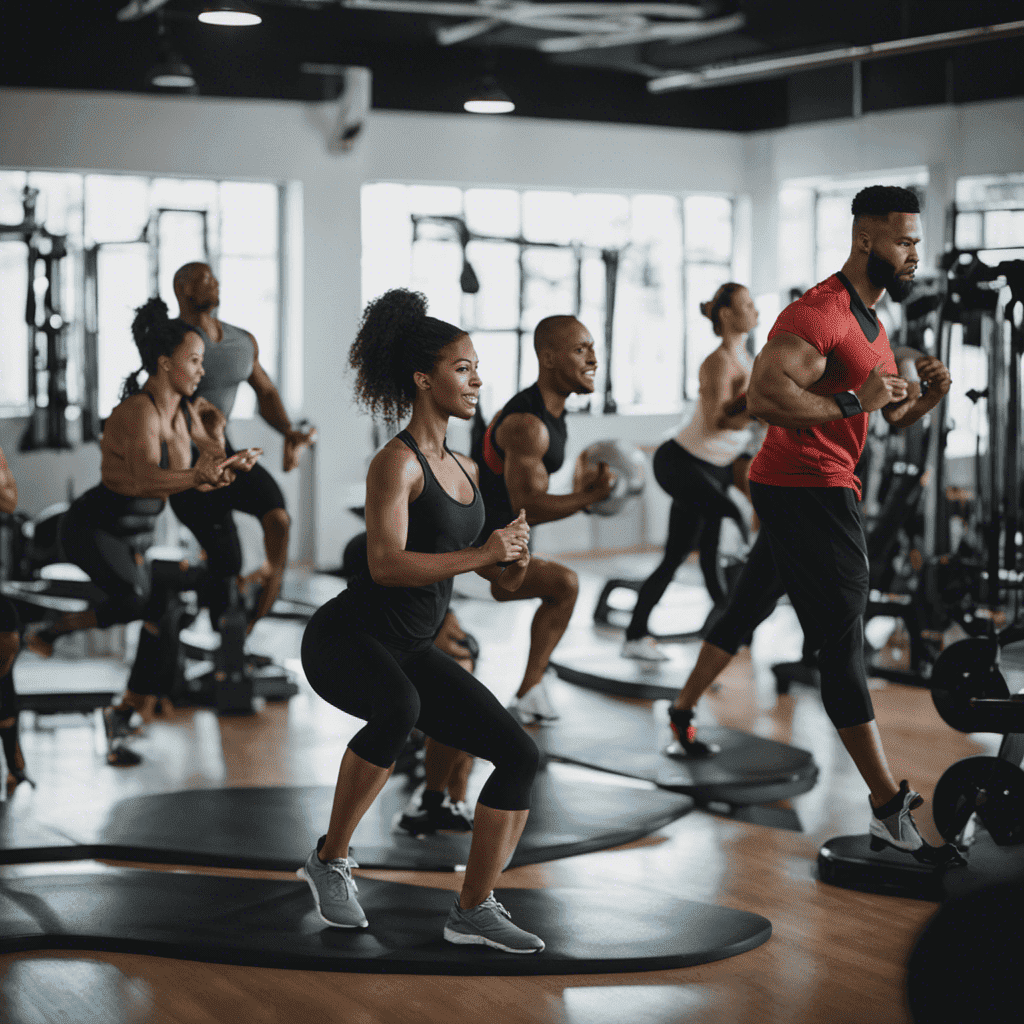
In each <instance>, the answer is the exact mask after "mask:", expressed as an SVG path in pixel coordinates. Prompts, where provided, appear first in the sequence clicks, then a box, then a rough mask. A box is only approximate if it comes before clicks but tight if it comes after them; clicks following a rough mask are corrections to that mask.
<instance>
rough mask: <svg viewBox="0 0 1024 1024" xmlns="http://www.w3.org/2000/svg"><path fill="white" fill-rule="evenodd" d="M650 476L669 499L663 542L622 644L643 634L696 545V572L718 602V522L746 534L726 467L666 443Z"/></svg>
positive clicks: (744, 524) (719, 586)
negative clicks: (734, 525)
mask: <svg viewBox="0 0 1024 1024" xmlns="http://www.w3.org/2000/svg"><path fill="white" fill-rule="evenodd" d="M654 478H655V479H656V480H657V481H658V484H659V485H660V487H661V489H662V490H663V491H665V493H666V494H668V495H669V497H671V499H672V508H671V511H670V512H669V519H668V539H667V540H666V541H665V554H664V556H663V557H662V560H661V564H660V565H659V566H658V567H657V569H655V570H654V572H653V573H651V575H650V576H648V577H647V579H646V580H645V581H644V584H643V586H642V587H641V588H640V591H639V593H638V594H637V598H636V606H635V607H634V608H633V618H632V619H631V621H630V623H629V626H627V627H626V639H627V640H639V639H640V638H641V637H643V636H646V635H647V631H648V625H647V620H648V619H649V618H650V615H651V612H652V611H654V607H655V605H656V604H657V603H658V602H659V601H660V600H661V598H662V595H663V594H664V593H665V590H666V588H667V587H668V585H669V584H670V583H671V582H672V579H673V577H674V576H675V574H676V570H677V569H678V568H679V566H680V565H682V564H683V562H684V561H685V560H686V558H687V556H688V555H689V554H690V552H691V551H693V549H694V548H696V547H697V546H698V543H699V545H700V547H701V568H702V570H703V571H704V579H705V582H706V583H707V585H708V590H709V592H710V593H711V597H712V599H713V600H714V601H715V603H716V604H717V603H718V602H719V601H720V600H722V599H723V598H724V597H725V594H724V592H723V591H722V587H721V584H720V583H719V581H718V569H717V564H711V563H712V562H714V563H717V560H718V532H719V530H720V528H721V525H722V519H723V518H725V517H728V518H730V519H734V520H735V521H736V522H737V524H738V525H739V527H740V530H741V531H742V532H743V535H744V537H746V536H747V524H746V523H745V522H744V521H743V515H742V513H741V512H740V510H739V508H737V506H736V504H735V502H734V501H733V500H732V499H731V498H730V497H729V495H728V493H727V492H728V489H729V486H730V484H731V483H732V467H731V466H713V465H711V463H710V462H705V461H704V460H703V459H698V458H696V457H695V456H693V455H691V454H690V453H689V452H688V451H687V450H686V449H685V448H683V447H682V445H680V444H677V443H676V442H675V441H666V442H665V443H664V444H663V445H661V447H660V448H658V450H657V451H656V452H655V453H654Z"/></svg>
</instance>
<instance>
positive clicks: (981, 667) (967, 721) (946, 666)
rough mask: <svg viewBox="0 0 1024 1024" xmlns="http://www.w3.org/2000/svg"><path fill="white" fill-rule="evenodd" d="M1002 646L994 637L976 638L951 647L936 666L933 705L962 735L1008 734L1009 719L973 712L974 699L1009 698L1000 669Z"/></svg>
mask: <svg viewBox="0 0 1024 1024" xmlns="http://www.w3.org/2000/svg"><path fill="white" fill-rule="evenodd" d="M998 654H999V643H998V641H997V640H996V639H995V638H994V637H972V638H971V639H969V640H961V641H960V642H959V643H955V644H952V645H951V646H949V647H947V648H946V649H945V650H944V651H943V652H942V653H941V654H940V655H939V657H938V659H937V660H936V662H935V667H934V668H933V669H932V675H931V680H930V686H931V691H932V702H933V703H934V704H935V710H936V711H938V713H939V714H940V715H941V716H942V720H943V721H944V722H945V723H946V724H947V725H951V726H952V727H953V728H954V729H957V730H958V731H960V732H1006V729H1005V727H1004V721H1003V719H1004V718H1005V715H1003V713H1002V712H1000V711H999V710H998V709H997V710H992V709H990V708H972V707H971V704H970V700H971V698H972V697H993V698H1003V699H1005V698H1007V697H1009V696H1010V690H1009V687H1008V686H1007V685H1006V680H1005V679H1004V678H1003V674H1002V672H1000V671H999V668H998V666H997V665H996V658H997V656H998Z"/></svg>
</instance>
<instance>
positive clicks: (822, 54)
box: [647, 21, 1024, 93]
mask: <svg viewBox="0 0 1024 1024" xmlns="http://www.w3.org/2000/svg"><path fill="white" fill-rule="evenodd" d="M1020 35H1024V21H1009V22H1003V23H1002V24H999V25H981V26H978V27H977V28H966V29H958V30H957V31H954V32H939V33H936V34H935V35H930V36H914V37H912V38H910V39H892V40H888V41H886V42H882V43H869V44H867V45H865V46H844V47H842V48H839V49H835V50H820V51H818V52H817V53H803V54H792V55H790V56H785V57H766V58H763V59H758V60H750V61H743V62H739V63H734V64H720V65H710V66H708V67H703V68H694V69H693V70H691V71H677V72H672V73H671V74H667V75H659V76H658V77H656V78H652V79H650V80H649V81H648V83H647V91H648V92H652V93H662V92H673V91H676V90H679V89H707V88H710V87H712V86H717V85H733V84H735V83H737V82H751V81H756V80H759V79H765V78H776V77H779V76H781V75H789V74H793V73H794V72H798V71H810V70H812V69H814V68H827V67H835V66H836V65H839V64H854V63H856V62H857V61H864V60H877V59H879V58H881V57H895V56H899V55H902V54H907V53H921V52H923V51H925V50H940V49H943V48H946V47H952V46H964V45H969V44H972V43H986V42H989V41H991V40H994V39H1008V38H1011V37H1013V36H1020Z"/></svg>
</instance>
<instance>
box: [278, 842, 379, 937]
mask: <svg viewBox="0 0 1024 1024" xmlns="http://www.w3.org/2000/svg"><path fill="white" fill-rule="evenodd" d="M325 838H326V836H321V837H320V840H319V842H318V843H317V844H316V849H315V850H314V851H313V852H312V853H311V854H310V855H309V856H308V857H307V858H306V863H305V864H304V865H303V866H302V867H301V868H299V870H298V871H296V872H295V873H296V874H297V875H298V876H299V878H304V879H305V880H306V881H307V882H308V883H309V887H310V889H312V890H313V899H314V901H315V902H316V909H317V912H318V913H319V914H320V917H321V919H322V920H323V921H324V922H325V923H327V924H329V925H333V926H334V927H336V928H365V927H366V926H367V923H368V922H367V920H366V915H365V914H364V913H363V908H362V907H361V906H359V903H358V901H357V900H356V898H355V893H357V892H358V891H359V888H358V886H357V885H356V883H355V879H354V878H353V877H352V869H353V868H357V867H359V865H358V864H357V863H356V862H355V859H354V858H352V857H349V858H348V859H346V858H345V857H339V858H338V859H337V860H329V861H327V862H326V863H325V862H324V861H322V860H321V859H320V858H319V857H318V856H317V854H318V853H319V852H320V849H321V847H322V846H323V845H324V839H325Z"/></svg>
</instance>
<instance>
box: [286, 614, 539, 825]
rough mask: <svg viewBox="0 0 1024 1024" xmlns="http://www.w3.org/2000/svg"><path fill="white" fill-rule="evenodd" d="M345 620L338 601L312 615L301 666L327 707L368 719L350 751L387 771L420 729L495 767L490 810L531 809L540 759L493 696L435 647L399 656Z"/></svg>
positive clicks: (486, 798) (488, 791)
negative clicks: (532, 793) (531, 792)
mask: <svg viewBox="0 0 1024 1024" xmlns="http://www.w3.org/2000/svg"><path fill="white" fill-rule="evenodd" d="M346 620H347V616H346V614H345V612H344V610H343V609H342V608H339V607H338V605H337V603H336V602H335V601H330V602H328V603H327V604H325V605H324V606H323V607H322V608H320V609H319V610H318V611H317V612H316V613H315V614H314V615H313V617H312V618H311V619H310V620H309V624H308V625H307V626H306V631H305V633H304V634H303V637H302V667H303V669H304V670H305V673H306V678H307V679H308V680H309V683H310V686H312V687H313V689H314V690H315V691H316V692H317V693H318V694H319V695H320V696H321V697H323V699H324V700H325V701H327V703H328V704H333V705H334V706H335V707H336V708H340V709H341V710H342V711H344V712H345V713H346V714H349V715H354V716H355V717H357V718H362V719H364V720H365V721H366V725H365V726H363V728H362V729H360V730H359V732H357V733H356V735H355V736H353V737H352V740H351V742H350V743H349V747H350V749H351V750H352V751H353V752H354V753H356V754H358V755H359V756H360V757H361V758H363V760H365V761H369V762H370V763H371V764H375V765H378V766H379V767H381V768H387V767H389V766H390V765H392V764H394V762H395V758H396V757H397V756H398V753H399V751H400V750H401V749H402V747H403V745H404V744H405V741H406V739H407V738H408V736H409V733H410V732H411V731H412V729H413V728H414V727H415V728H417V729H420V730H421V731H422V732H424V733H426V735H427V736H430V737H431V738H432V739H435V740H437V741H438V742H440V743H445V744H447V745H448V746H449V747H454V748H455V749H456V750H464V751H465V752H466V753H468V754H472V755H473V756H474V757H479V758H483V760H485V761H490V762H491V764H493V765H494V771H493V772H492V773H491V775H490V777H489V778H488V779H487V782H486V783H485V784H484V787H483V790H482V791H481V793H480V802H481V803H482V804H484V805H485V806H486V807H493V808H495V809H496V810H501V811H521V810H525V809H526V808H528V807H529V806H530V790H531V788H532V786H533V780H534V776H535V775H536V774H537V769H538V767H539V763H540V754H539V752H538V750H537V745H536V743H534V741H533V739H532V738H531V737H530V736H529V735H528V734H527V733H526V732H525V731H524V730H523V728H522V727H521V726H520V725H519V723H518V722H517V721H516V720H515V719H514V718H513V717H512V716H511V715H510V714H509V713H508V711H506V710H505V708H503V707H502V706H501V703H500V701H498V699H497V698H496V697H495V696H494V694H492V693H491V692H490V690H488V689H487V687H486V686H484V685H483V683H481V682H480V680H478V679H477V678H475V677H474V676H472V675H470V674H469V673H468V672H467V671H466V670H465V669H464V668H462V667H461V666H460V665H459V664H458V663H457V662H456V661H455V660H454V659H453V658H450V657H449V656H448V655H447V654H444V653H442V652H441V651H439V650H438V649H437V648H436V647H434V646H433V645H431V646H430V647H428V648H426V650H421V651H400V650H397V649H395V648H393V647H388V646H386V645H384V644H382V643H381V642H380V641H379V640H377V639H375V638H374V637H372V636H370V634H369V633H364V632H362V631H361V630H360V629H359V628H358V626H355V625H353V624H352V623H351V622H349V621H346Z"/></svg>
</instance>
